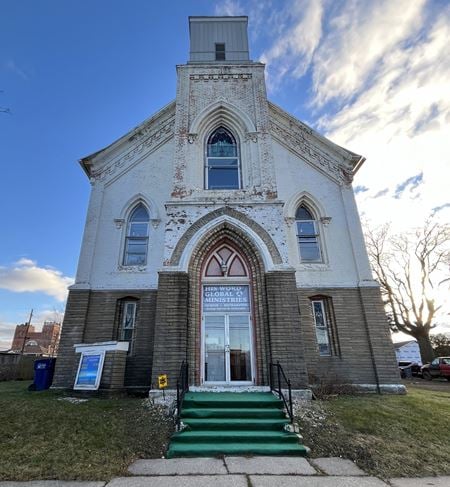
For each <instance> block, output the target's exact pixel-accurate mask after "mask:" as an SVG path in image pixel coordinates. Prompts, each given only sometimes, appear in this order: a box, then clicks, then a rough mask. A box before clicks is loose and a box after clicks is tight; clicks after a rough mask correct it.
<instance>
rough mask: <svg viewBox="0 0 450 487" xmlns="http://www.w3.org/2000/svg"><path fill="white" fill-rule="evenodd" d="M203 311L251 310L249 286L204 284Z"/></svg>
mask: <svg viewBox="0 0 450 487" xmlns="http://www.w3.org/2000/svg"><path fill="white" fill-rule="evenodd" d="M203 311H204V312H208V311H245V312H249V311H250V295H249V287H248V286H203Z"/></svg>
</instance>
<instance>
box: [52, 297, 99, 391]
mask: <svg viewBox="0 0 450 487" xmlns="http://www.w3.org/2000/svg"><path fill="white" fill-rule="evenodd" d="M89 295H90V291H79V290H71V291H69V296H68V298H67V304H66V312H65V315H64V323H63V326H62V330H61V339H60V342H59V351H58V358H57V360H56V365H55V374H54V376H53V384H52V385H53V387H64V388H72V387H73V384H74V381H75V375H76V373H77V366H78V360H79V354H75V349H74V348H73V346H74V344H75V343H82V342H83V333H84V326H85V323H86V316H87V312H88V307H89Z"/></svg>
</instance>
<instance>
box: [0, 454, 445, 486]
mask: <svg viewBox="0 0 450 487" xmlns="http://www.w3.org/2000/svg"><path fill="white" fill-rule="evenodd" d="M128 470H129V473H130V476H129V477H118V478H114V479H112V480H111V481H110V482H81V481H60V480H37V481H31V482H0V487H105V486H106V487H209V486H215V487H273V486H276V487H383V486H391V487H427V486H434V487H450V476H446V477H426V478H402V479H390V480H387V481H382V480H380V479H378V478H376V477H370V476H368V475H367V474H366V473H365V472H364V471H362V470H361V469H360V468H358V467H357V466H356V465H355V464H354V463H353V462H351V461H350V460H344V459H342V458H313V459H308V460H307V459H305V458H298V457H225V458H223V459H217V458H176V459H172V460H165V459H157V460H137V461H136V462H134V463H133V464H132V465H131V466H130V467H129V469H128Z"/></svg>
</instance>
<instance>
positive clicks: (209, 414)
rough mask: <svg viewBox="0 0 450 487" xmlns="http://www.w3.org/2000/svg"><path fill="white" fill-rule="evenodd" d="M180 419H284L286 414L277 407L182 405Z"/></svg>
mask: <svg viewBox="0 0 450 487" xmlns="http://www.w3.org/2000/svg"><path fill="white" fill-rule="evenodd" d="M181 418H182V420H184V419H185V418H230V419H231V418H255V419H257V418H260V419H272V418H278V419H284V418H286V415H285V413H284V411H283V410H282V409H278V408H185V407H183V410H182V414H181Z"/></svg>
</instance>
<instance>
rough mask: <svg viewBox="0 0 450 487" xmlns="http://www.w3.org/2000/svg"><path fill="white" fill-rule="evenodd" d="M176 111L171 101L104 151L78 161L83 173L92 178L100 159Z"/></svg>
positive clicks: (101, 150)
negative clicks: (145, 128)
mask: <svg viewBox="0 0 450 487" xmlns="http://www.w3.org/2000/svg"><path fill="white" fill-rule="evenodd" d="M172 109H173V110H175V101H171V102H170V103H168V104H167V105H165V106H164V107H162V108H161V109H160V110H158V111H157V112H156V113H154V114H153V115H151V116H150V117H148V118H147V119H145V120H144V121H143V122H142V123H140V124H139V125H137V126H136V127H134V128H133V129H131V130H130V131H129V132H127V133H126V134H125V135H123V136H122V137H120V138H118V139H117V140H115V141H114V142H112V143H111V144H109V145H107V146H106V147H104V148H103V149H100V150H98V151H96V152H93V153H92V154H90V155H88V156H85V157H83V158H81V159H79V160H78V163H79V164H80V166H81V167H82V169H83V171H84V172H85V173H86V175H87V176H88V177H89V178H90V177H91V176H92V167H93V165H94V164H95V162H97V161H98V160H99V159H100V158H103V157H106V156H107V155H108V154H110V153H111V152H112V151H114V150H115V149H117V148H118V147H119V146H120V145H121V144H124V143H127V142H130V141H132V140H133V139H134V138H135V137H137V136H138V135H139V134H140V133H141V131H142V129H143V128H144V127H147V126H149V125H151V124H152V123H153V122H156V121H157V120H158V119H159V118H160V117H161V116H162V115H164V114H165V113H166V112H168V111H170V110H172Z"/></svg>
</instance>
